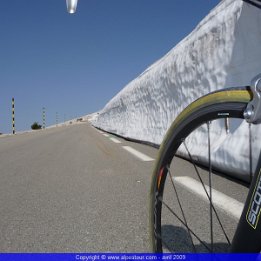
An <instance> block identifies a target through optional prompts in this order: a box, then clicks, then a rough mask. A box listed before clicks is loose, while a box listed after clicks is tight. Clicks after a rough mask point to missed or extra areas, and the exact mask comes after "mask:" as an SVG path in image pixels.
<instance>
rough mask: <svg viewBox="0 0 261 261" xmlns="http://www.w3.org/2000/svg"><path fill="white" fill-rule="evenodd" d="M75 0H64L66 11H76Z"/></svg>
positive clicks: (76, 0)
mask: <svg viewBox="0 0 261 261" xmlns="http://www.w3.org/2000/svg"><path fill="white" fill-rule="evenodd" d="M77 2H78V0H66V5H67V11H68V13H70V14H74V13H75V12H76V8H77Z"/></svg>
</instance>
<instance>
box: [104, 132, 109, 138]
mask: <svg viewBox="0 0 261 261" xmlns="http://www.w3.org/2000/svg"><path fill="white" fill-rule="evenodd" d="M102 135H103V136H104V137H107V138H108V137H110V135H109V134H107V133H103V134H102Z"/></svg>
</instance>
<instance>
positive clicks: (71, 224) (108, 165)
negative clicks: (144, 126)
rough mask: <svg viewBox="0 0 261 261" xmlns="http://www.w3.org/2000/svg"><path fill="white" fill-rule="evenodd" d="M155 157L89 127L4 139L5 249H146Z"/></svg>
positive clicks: (1, 211)
mask: <svg viewBox="0 0 261 261" xmlns="http://www.w3.org/2000/svg"><path fill="white" fill-rule="evenodd" d="M157 152H158V151H157V149H155V148H152V147H149V146H146V145H142V144H137V143H133V142H128V141H126V140H123V139H120V138H118V137H113V136H112V135H110V134H106V133H101V132H100V131H98V130H97V129H95V128H93V127H92V126H91V125H90V124H89V123H81V124H76V125H70V126H63V127H57V128H51V129H46V130H41V131H35V132H30V133H24V134H18V135H14V136H6V137H0V179H1V182H0V220H1V222H0V234H1V237H0V252H2V253H3V252H51V253H52V252H149V251H150V246H149V235H148V206H149V203H148V194H149V189H150V179H151V173H152V170H153V164H154V162H155V161H154V159H155V158H156V155H157ZM180 168H181V169H182V168H183V165H182V163H180ZM225 182H226V181H225ZM226 186H227V185H225V184H224V187H225V188H226ZM222 187H223V185H220V188H221V189H222ZM225 190H226V189H225ZM239 200H240V199H239Z"/></svg>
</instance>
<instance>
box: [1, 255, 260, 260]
mask: <svg viewBox="0 0 261 261" xmlns="http://www.w3.org/2000/svg"><path fill="white" fill-rule="evenodd" d="M45 260H47V261H60V260H61V261H182V260H186V261H194V260H196V261H241V260H242V261H246V260H247V261H261V255H260V254H182V253H180V254H179V253H177V254H138V253H137V254H133V253H131V254H119V253H97V254H95V253H74V254H73V253H70V254H0V261H45Z"/></svg>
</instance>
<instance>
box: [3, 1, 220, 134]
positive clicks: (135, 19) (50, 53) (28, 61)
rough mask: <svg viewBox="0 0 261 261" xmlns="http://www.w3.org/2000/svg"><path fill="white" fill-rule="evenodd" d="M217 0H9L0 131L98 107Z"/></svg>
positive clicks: (49, 121)
mask: <svg viewBox="0 0 261 261" xmlns="http://www.w3.org/2000/svg"><path fill="white" fill-rule="evenodd" d="M218 2H219V0H186V1H185V0H79V2H78V8H77V12H76V14H74V15H69V14H68V13H67V12H66V4H65V0H23V1H21V0H8V1H1V3H0V4H1V6H0V35H1V36H0V37H1V38H0V39H1V40H0V132H2V133H10V132H11V123H12V120H11V100H12V97H14V98H15V102H16V103H15V107H16V129H17V130H18V131H19V130H26V129H30V126H31V124H32V123H33V122H34V121H38V122H39V123H42V107H46V122H47V125H52V124H54V123H55V118H56V112H58V115H59V121H63V120H64V118H65V119H66V120H68V119H71V118H75V117H78V116H81V115H86V114H88V113H91V112H95V111H98V110H100V109H102V108H103V107H104V105H105V104H106V103H107V102H108V101H109V100H110V99H111V98H112V97H113V96H114V95H115V94H117V93H118V92H119V91H120V90H121V89H122V88H123V87H124V86H125V85H126V84H127V83H128V82H130V81H131V80H133V79H134V78H135V77H137V76H138V75H139V74H140V73H142V72H143V71H144V70H145V69H146V68H147V67H148V66H149V65H151V64H152V63H153V62H155V61H156V60H157V59H159V58H161V57H162V56H163V55H164V54H166V53H167V52H168V51H169V50H170V49H171V48H173V47H174V46H175V45H176V44H177V43H178V42H179V41H180V40H182V39H183V38H184V37H185V36H186V35H187V34H189V33H190V32H191V31H192V30H193V29H194V28H195V26H196V25H197V24H198V23H199V22H200V21H201V20H202V18H203V17H205V16H206V15H207V14H208V13H209V11H210V10H211V9H212V8H213V7H215V6H216V5H217V4H218Z"/></svg>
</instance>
